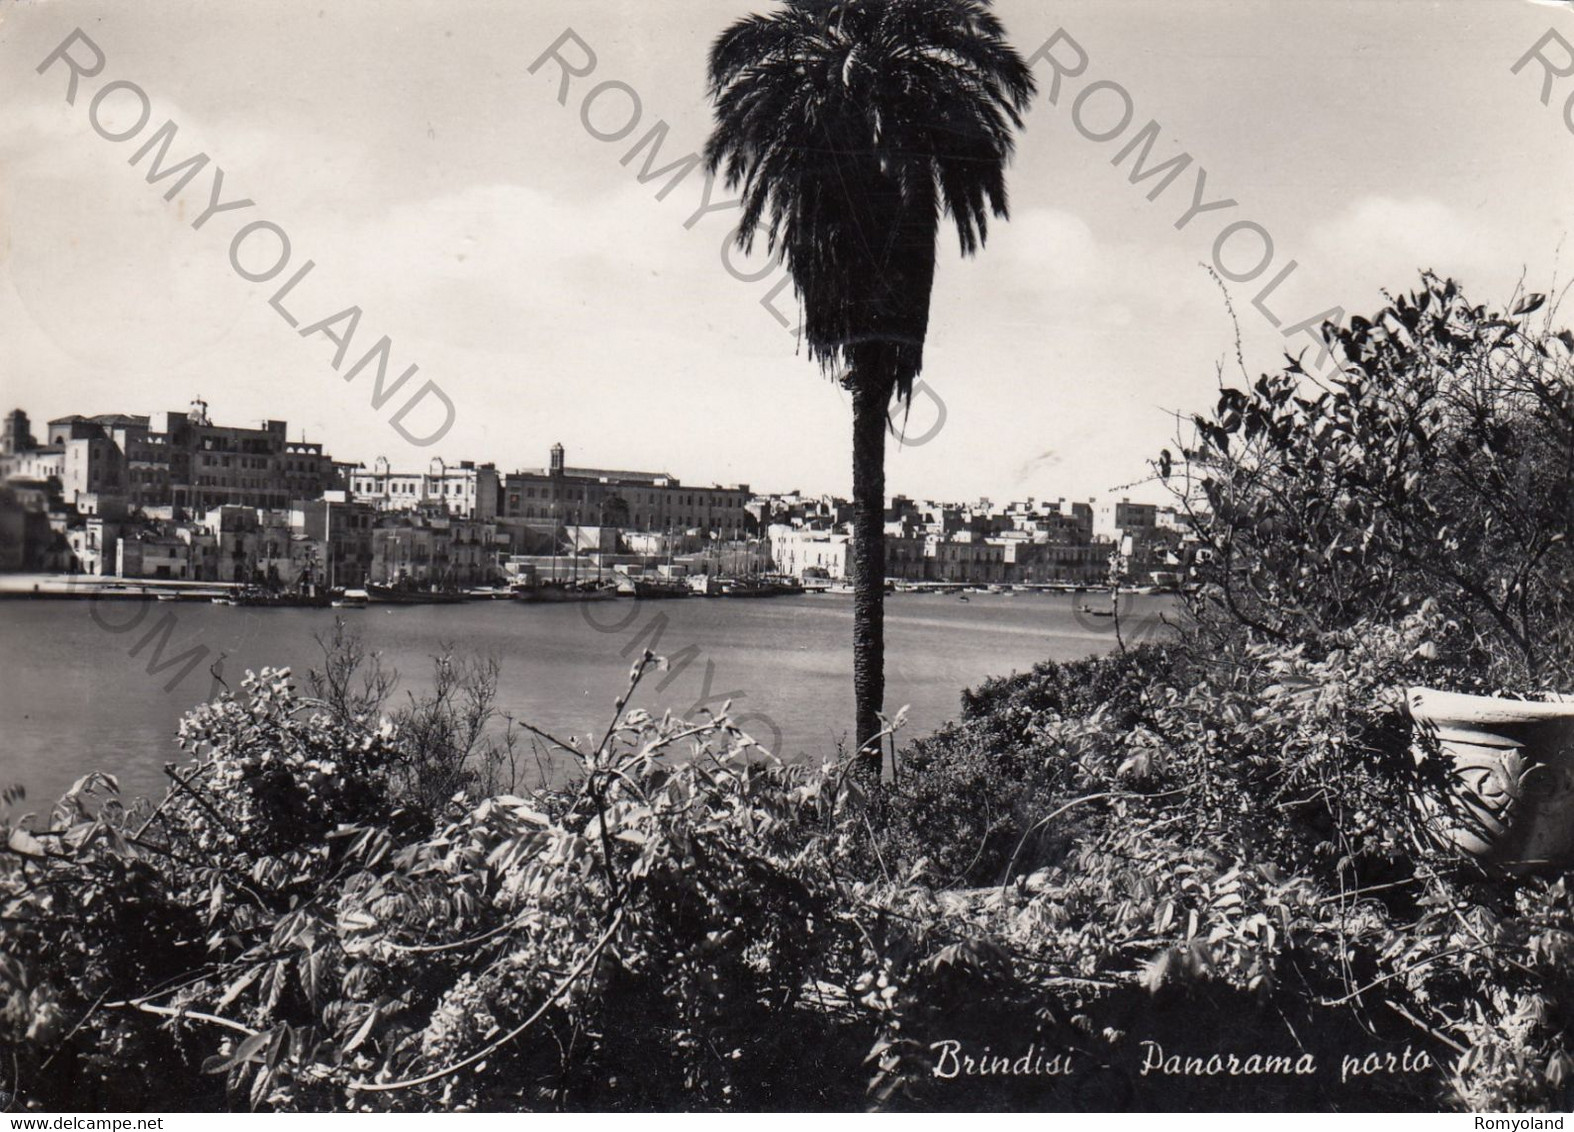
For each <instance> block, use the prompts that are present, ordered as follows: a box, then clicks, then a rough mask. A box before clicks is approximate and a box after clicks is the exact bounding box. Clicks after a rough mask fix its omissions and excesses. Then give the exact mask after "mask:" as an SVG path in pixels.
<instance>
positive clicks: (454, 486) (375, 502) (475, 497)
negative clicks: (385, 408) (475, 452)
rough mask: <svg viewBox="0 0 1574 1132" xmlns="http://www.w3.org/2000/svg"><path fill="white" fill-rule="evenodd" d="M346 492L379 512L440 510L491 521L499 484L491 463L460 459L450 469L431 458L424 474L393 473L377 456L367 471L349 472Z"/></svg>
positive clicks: (384, 460)
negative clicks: (348, 489) (348, 485)
mask: <svg viewBox="0 0 1574 1132" xmlns="http://www.w3.org/2000/svg"><path fill="white" fill-rule="evenodd" d="M350 492H351V495H352V497H353V498H354V500H355V502H357V503H366V504H369V505H370V506H373V507H375V508H377V509H378V510H379V511H416V510H424V509H433V508H441V509H443V510H445V511H447V512H448V513H449V514H450V515H458V516H461V517H463V518H466V519H495V518H496V517H497V501H498V495H499V494H500V481H499V479H498V475H497V468H496V467H494V466H493V465H491V464H480V465H477V464H476V463H474V462H473V461H470V460H463V461H461V462H460V463H459V465H458V466H457V467H451V466H449V465H447V464H445V463H443V461H442V460H441V459H433V460H432V462H431V464H430V465H428V466H427V469H426V471H425V472H395V471H393V470H391V469H390V467H389V464H388V458H387V457H386V456H379V457H377V461H376V463H375V464H373V465H372V468H371V470H370V471H368V470H367V469H366V467H365V466H364V465H363V466H361V467H359V468H357V469H355V471H353V472H351V473H350Z"/></svg>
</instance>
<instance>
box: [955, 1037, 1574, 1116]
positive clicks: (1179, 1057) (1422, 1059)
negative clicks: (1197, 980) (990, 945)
mask: <svg viewBox="0 0 1574 1132" xmlns="http://www.w3.org/2000/svg"><path fill="white" fill-rule="evenodd" d="M1139 1048H1140V1049H1141V1051H1142V1061H1141V1062H1140V1064H1139V1065H1138V1075H1139V1076H1142V1077H1147V1076H1149V1075H1150V1074H1151V1075H1153V1076H1158V1077H1267V1076H1287V1077H1309V1076H1313V1075H1315V1074H1316V1073H1317V1071H1318V1064H1317V1058H1316V1055H1314V1054H1311V1053H1298V1054H1297V1053H1230V1052H1226V1053H1208V1054H1194V1053H1178V1052H1174V1051H1166V1050H1165V1048H1164V1047H1163V1046H1162V1045H1160V1044H1159V1043H1158V1042H1155V1041H1144V1042H1142V1043H1140V1047H1139ZM929 1049H930V1051H931V1052H933V1053H934V1054H935V1064H934V1069H933V1073H934V1076H936V1077H940V1078H942V1079H944V1080H952V1079H954V1078H958V1077H1068V1076H1071V1075H1072V1074H1073V1073H1074V1072H1076V1066H1075V1061H1074V1059H1075V1057H1076V1054H1075V1053H1074V1051H1072V1050H1060V1051H1058V1052H1056V1051H1050V1050H1047V1049H1040V1048H1039V1046H1038V1045H1037V1043H1033V1044H1030V1045H1029V1046H1028V1047H1027V1048H1026V1050H1024V1051H1022V1052H1020V1053H997V1052H995V1050H994V1049H993V1048H992V1047H990V1046H987V1045H986V1046H983V1047H976V1046H975V1047H972V1048H971V1049H969V1048H968V1047H967V1046H966V1045H965V1044H964V1043H962V1042H960V1041H957V1040H955V1039H945V1040H942V1041H937V1042H931V1043H930V1045H929ZM1436 1068H1437V1063H1436V1062H1434V1061H1433V1060H1432V1057H1431V1055H1430V1054H1428V1053H1427V1052H1426V1051H1425V1050H1420V1051H1416V1050H1413V1049H1412V1048H1411V1047H1410V1046H1405V1048H1404V1049H1403V1050H1381V1051H1366V1052H1358V1053H1347V1054H1344V1055H1343V1056H1341V1057H1340V1059H1339V1080H1340V1081H1341V1082H1348V1081H1351V1080H1353V1079H1354V1078H1357V1077H1371V1076H1376V1075H1379V1074H1385V1075H1386V1074H1396V1073H1403V1074H1410V1073H1428V1072H1432V1071H1433V1070H1435V1069H1436ZM1545 1127H1546V1128H1549V1129H1550V1128H1554V1127H1556V1128H1561V1127H1562V1125H1551V1124H1548V1125H1546V1126H1545Z"/></svg>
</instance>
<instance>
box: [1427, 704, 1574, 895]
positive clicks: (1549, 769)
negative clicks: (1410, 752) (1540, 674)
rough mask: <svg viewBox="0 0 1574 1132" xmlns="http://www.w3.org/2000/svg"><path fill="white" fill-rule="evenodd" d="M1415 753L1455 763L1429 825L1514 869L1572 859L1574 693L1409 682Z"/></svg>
mask: <svg viewBox="0 0 1574 1132" xmlns="http://www.w3.org/2000/svg"><path fill="white" fill-rule="evenodd" d="M1405 698H1406V702H1407V703H1408V704H1409V707H1410V717H1411V718H1412V719H1413V720H1414V721H1415V725H1416V731H1417V735H1416V738H1417V757H1418V758H1419V757H1423V756H1424V755H1425V754H1426V753H1427V752H1428V751H1429V750H1432V751H1436V752H1438V753H1440V754H1442V755H1444V756H1446V757H1447V758H1448V759H1450V760H1451V762H1452V769H1453V783H1454V794H1453V797H1452V798H1450V799H1448V800H1446V802H1445V803H1443V804H1437V805H1434V806H1432V807H1430V808H1429V813H1428V817H1429V818H1430V819H1432V825H1433V833H1434V834H1435V835H1436V836H1437V837H1438V838H1439V839H1440V840H1443V841H1446V842H1451V843H1452V844H1454V845H1456V846H1458V847H1459V848H1460V849H1461V850H1463V851H1464V852H1466V853H1469V854H1470V855H1471V856H1474V857H1477V858H1480V859H1481V860H1483V861H1485V862H1488V863H1490V864H1494V865H1499V866H1502V867H1506V868H1510V869H1513V870H1515V871H1520V870H1528V869H1535V868H1540V867H1545V866H1557V865H1564V864H1568V863H1569V862H1571V861H1574V702H1562V703H1538V702H1531V701H1523V700H1503V699H1496V698H1494V697H1490V696H1471V695H1465V694H1463V693H1459V692H1439V691H1436V690H1434V689H1432V688H1411V689H1409V690H1408V691H1407V692H1406V696H1405Z"/></svg>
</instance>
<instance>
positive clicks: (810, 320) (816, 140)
mask: <svg viewBox="0 0 1574 1132" xmlns="http://www.w3.org/2000/svg"><path fill="white" fill-rule="evenodd" d="M1033 91H1034V82H1033V76H1032V72H1031V70H1030V69H1029V67H1028V65H1027V64H1026V63H1025V62H1024V61H1023V60H1022V57H1021V56H1020V55H1019V54H1018V53H1017V52H1016V50H1015V49H1013V48H1012V47H1011V45H1010V44H1009V43H1007V42H1006V40H1005V32H1004V29H1003V28H1002V27H1001V24H1000V21H999V20H998V19H996V18H995V16H994V14H993V13H992V12H991V11H990V0H785V3H784V6H783V7H782V8H781V9H780V10H778V11H776V12H774V13H772V14H770V15H757V16H750V17H748V18H746V19H743V20H740V21H738V22H737V23H735V24H733V25H732V26H731V27H730V28H728V29H727V30H726V31H725V32H724V33H722V35H721V36H720V38H718V39H717V41H716V43H715V45H714V46H713V47H712V48H711V55H710V96H711V99H712V101H713V102H714V103H715V112H716V122H715V128H714V130H713V131H712V133H711V136H710V139H709V141H708V143H707V145H706V150H705V157H706V162H707V166H708V168H709V169H710V171H711V172H713V173H714V172H716V171H717V170H719V169H724V171H725V183H726V185H727V187H728V188H729V189H739V188H740V187H741V199H742V202H743V215H742V219H741V220H740V221H739V224H738V232H737V244H738V247H739V248H740V249H742V250H743V251H745V252H748V251H752V250H753V246H754V241H755V237H756V236H757V235H758V234H759V233H760V232H761V231H762V230H763V232H764V235H765V241H766V244H767V246H768V250H769V251H770V252H771V253H772V254H775V255H780V256H781V258H782V261H783V262H784V263H785V264H786V266H787V269H788V271H789V272H790V274H791V276H792V280H793V285H794V289H795V290H796V292H797V294H798V298H799V301H800V303H801V304H802V307H803V327H802V334H803V337H804V340H805V341H806V343H807V345H808V350H809V356H810V358H812V359H813V360H814V361H816V362H818V363H819V364H820V367H821V369H822V371H823V372H825V373H827V374H834V375H835V377H836V378H837V379H838V380H840V381H841V382H842V384H843V386H844V387H845V388H847V389H848V390H849V391H850V392H851V394H852V401H853V545H852V556H851V557H852V572H853V584H854V587H855V589H854V597H853V688H854V694H855V697H856V702H857V721H856V728H857V740H858V748H859V751H860V753H861V754H862V755H863V756H864V758H863V760H862V761H863V765H864V766H865V767H866V768H867V769H868V770H869V772H870V773H872V774H873V775H875V776H878V774H879V771H880V766H881V752H880V747H879V744H878V742H877V741H876V740H877V736H878V735H879V733H880V730H881V723H880V711H881V707H882V701H883V699H884V691H885V673H884V668H885V618H884V604H883V603H884V597H885V593H884V588H885V545H884V540H885V433H886V429H887V427H888V426H889V419H888V413H889V411H890V409H891V406H892V402H893V399H895V400H896V401H897V402H899V403H900V404H901V405H903V406H906V405H907V404H909V403H910V401H911V397H912V389H913V382H914V380H915V379H916V378H917V377H918V374H919V372H920V370H921V369H922V368H923V360H924V340H925V338H926V337H927V335H928V330H929V300H930V292H931V290H932V289H933V285H934V275H935V254H936V253H935V245H936V236H937V233H938V228H939V225H940V221H941V217H942V214H944V215H949V216H950V218H951V219H952V221H953V222H954V223H955V225H956V231H957V236H958V238H959V240H960V241H961V250H962V254H963V255H971V254H973V253H974V252H975V251H977V250H978V249H979V248H980V247H982V246H983V244H984V240H985V238H986V236H987V235H988V230H989V214H990V213H993V214H994V215H995V216H997V217H1001V218H1004V217H1005V216H1006V215H1007V208H1006V182H1005V167H1006V164H1007V163H1008V162H1009V160H1010V158H1011V152H1012V147H1013V130H1014V129H1020V128H1021V125H1022V118H1021V114H1022V111H1023V110H1024V109H1025V108H1026V106H1027V103H1028V100H1029V99H1030V98H1031V97H1032V95H1033Z"/></svg>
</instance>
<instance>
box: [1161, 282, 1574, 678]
mask: <svg viewBox="0 0 1574 1132" xmlns="http://www.w3.org/2000/svg"><path fill="white" fill-rule="evenodd" d="M1554 319H1555V314H1554V312H1553V310H1552V309H1551V308H1548V307H1547V306H1546V300H1545V297H1544V296H1542V295H1530V296H1527V297H1526V298H1524V299H1523V301H1519V302H1516V303H1514V304H1513V309H1512V312H1510V313H1504V312H1499V311H1493V310H1489V309H1488V308H1486V307H1484V306H1479V305H1472V304H1471V303H1470V302H1469V301H1468V300H1467V299H1466V298H1465V296H1464V293H1463V291H1462V290H1461V289H1460V287H1459V286H1458V285H1457V284H1456V283H1455V282H1454V281H1452V280H1443V279H1439V278H1437V277H1436V276H1433V275H1426V276H1424V277H1423V278H1422V280H1421V286H1420V287H1419V289H1418V290H1416V291H1414V292H1412V293H1410V294H1408V295H1402V296H1400V297H1398V298H1391V299H1390V301H1389V305H1388V306H1386V307H1384V308H1383V309H1382V310H1380V311H1378V312H1377V313H1376V314H1374V315H1373V316H1372V317H1371V318H1370V319H1367V318H1361V317H1355V318H1352V319H1351V320H1350V324H1349V326H1348V327H1338V326H1332V325H1330V326H1326V327H1325V328H1324V333H1325V335H1326V337H1327V344H1328V349H1329V350H1330V351H1331V352H1332V355H1333V357H1334V359H1335V361H1336V363H1337V367H1336V370H1335V372H1334V374H1333V376H1332V377H1330V378H1328V379H1327V380H1326V381H1325V380H1323V379H1321V378H1319V377H1317V376H1315V375H1314V374H1313V373H1312V372H1310V371H1308V370H1307V369H1306V368H1304V367H1303V365H1302V363H1301V360H1300V359H1298V358H1287V359H1286V360H1287V364H1286V365H1285V366H1284V367H1283V368H1282V369H1281V370H1279V371H1278V372H1276V373H1266V374H1263V375H1262V376H1260V377H1259V378H1258V379H1257V380H1256V381H1255V382H1252V381H1250V380H1249V379H1248V380H1247V381H1246V382H1245V383H1244V387H1243V388H1233V387H1230V388H1225V389H1223V390H1222V392H1221V393H1220V395H1219V401H1218V404H1217V406H1216V407H1215V409H1214V411H1213V412H1212V413H1209V414H1202V415H1199V416H1197V417H1196V418H1194V421H1193V424H1194V426H1195V439H1194V441H1193V442H1191V443H1189V444H1187V445H1185V446H1184V460H1183V461H1181V462H1180V463H1179V464H1178V465H1177V466H1174V467H1172V464H1171V457H1170V456H1169V454H1168V453H1166V454H1165V455H1164V457H1163V459H1162V460H1161V461H1160V462H1159V469H1160V471H1161V473H1163V474H1165V475H1166V477H1167V478H1168V479H1169V480H1170V482H1171V483H1172V485H1174V486H1175V488H1176V492H1177V496H1178V499H1179V501H1180V502H1181V504H1182V506H1183V507H1185V508H1187V509H1188V511H1189V513H1190V515H1191V518H1192V525H1193V528H1194V530H1195V532H1196V533H1197V534H1198V536H1199V537H1200V539H1201V542H1202V545H1203V546H1205V547H1206V548H1207V549H1208V550H1209V551H1211V558H1207V556H1204V557H1205V560H1204V561H1203V562H1202V563H1201V566H1200V570H1201V575H1202V580H1203V581H1204V582H1205V583H1206V586H1207V590H1206V593H1205V599H1206V600H1205V601H1204V602H1202V603H1201V604H1200V606H1199V609H1200V611H1201V612H1203V613H1204V614H1208V613H1210V612H1212V611H1214V610H1216V609H1220V610H1223V611H1224V613H1225V614H1226V617H1225V618H1224V619H1223V621H1222V624H1223V626H1224V629H1223V630H1222V631H1224V632H1225V633H1228V632H1229V626H1231V625H1233V624H1238V623H1244V624H1247V625H1250V626H1252V627H1253V628H1254V629H1255V630H1257V631H1258V632H1260V633H1262V634H1266V635H1271V636H1274V637H1276V638H1278V639H1281V640H1289V641H1294V640H1297V639H1300V638H1301V637H1302V636H1305V635H1307V634H1309V633H1316V632H1319V631H1326V630H1331V629H1339V628H1347V627H1349V626H1350V625H1353V624H1356V623H1357V622H1359V621H1361V620H1362V619H1365V618H1373V619H1378V620H1387V619H1391V618H1394V617H1397V616H1401V615H1403V613H1405V612H1406V611H1409V610H1413V609H1414V608H1415V607H1416V606H1418V605H1419V604H1420V602H1421V601H1423V600H1425V599H1427V598H1433V599H1435V600H1437V601H1439V602H1440V603H1442V605H1443V608H1444V610H1445V611H1446V612H1447V614H1448V615H1449V616H1451V617H1453V618H1456V619H1458V620H1459V621H1460V622H1461V623H1462V624H1463V625H1466V626H1467V627H1469V628H1470V629H1471V630H1472V631H1473V632H1474V633H1475V634H1476V635H1477V638H1478V644H1479V647H1480V649H1481V661H1482V663H1481V664H1480V665H1478V667H1480V668H1482V669H1484V670H1489V671H1490V674H1491V676H1492V678H1493V679H1495V680H1496V681H1497V682H1498V683H1499V684H1501V685H1503V686H1528V687H1532V688H1534V687H1538V686H1545V685H1546V683H1548V682H1552V681H1561V682H1563V683H1564V684H1565V685H1566V684H1567V683H1568V682H1569V681H1570V680H1571V679H1574V545H1571V542H1570V539H1569V529H1570V525H1571V523H1574V333H1571V332H1570V331H1568V330H1565V329H1559V328H1557V326H1556V323H1555V321H1554ZM1243 376H1245V375H1244V371H1243ZM1205 620H1206V622H1207V623H1209V624H1212V623H1215V622H1217V620H1218V619H1217V618H1205Z"/></svg>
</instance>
